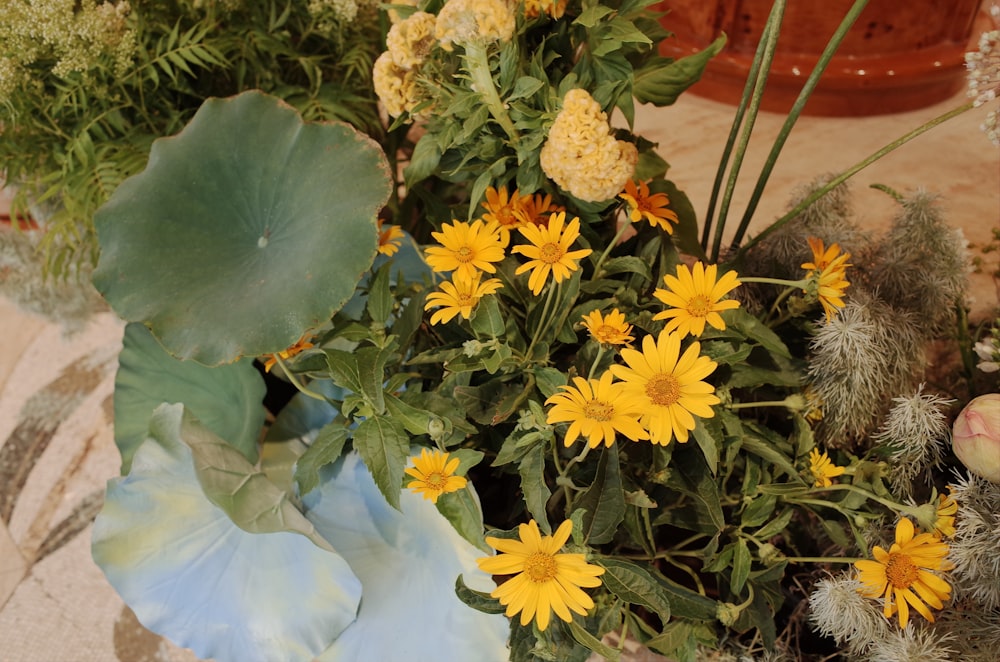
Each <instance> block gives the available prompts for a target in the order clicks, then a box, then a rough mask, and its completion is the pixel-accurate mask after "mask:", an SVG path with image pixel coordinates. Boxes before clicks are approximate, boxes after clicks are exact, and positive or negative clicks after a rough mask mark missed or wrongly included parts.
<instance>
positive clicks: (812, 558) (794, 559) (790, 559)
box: [781, 556, 864, 563]
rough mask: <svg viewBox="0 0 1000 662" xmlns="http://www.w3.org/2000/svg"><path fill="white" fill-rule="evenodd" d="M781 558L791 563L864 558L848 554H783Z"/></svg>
mask: <svg viewBox="0 0 1000 662" xmlns="http://www.w3.org/2000/svg"><path fill="white" fill-rule="evenodd" d="M781 560H782V561H788V562H789V563H854V562H856V561H863V560H864V559H860V558H848V557H846V556H782V557H781Z"/></svg>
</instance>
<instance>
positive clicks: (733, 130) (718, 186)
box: [701, 23, 771, 251]
mask: <svg viewBox="0 0 1000 662" xmlns="http://www.w3.org/2000/svg"><path fill="white" fill-rule="evenodd" d="M770 29H771V27H770V23H765V24H764V30H763V32H762V33H761V36H760V41H759V42H758V43H757V51H756V52H755V53H754V56H753V60H752V61H751V62H750V70H749V71H748V72H747V81H746V84H745V85H744V86H743V94H742V95H741V96H740V102H739V105H737V107H736V113H735V114H734V115H733V124H732V126H731V127H730V128H729V137H728V138H726V146H725V147H724V148H723V149H722V156H721V157H720V159H719V168H718V169H717V170H716V171H715V181H714V182H713V184H712V194H711V196H710V197H709V199H708V209H707V210H706V211H705V222H704V225H703V227H702V230H701V248H702V250H704V251H707V250H708V238H709V237H710V236H712V233H711V230H712V216H713V215H714V214H715V205H716V203H717V202H718V199H719V192H720V191H721V190H722V182H723V180H724V179H725V178H726V166H727V165H728V164H729V156H730V154H732V151H733V145H735V144H736V136H738V135H739V132H740V125H741V124H742V123H743V117H744V115H745V114H746V109H747V105H748V104H749V103H750V95H751V93H752V92H753V87H754V83H755V82H756V80H757V72H758V71H760V67H761V63H762V61H763V59H764V46H765V45H766V44H767V39H766V36H767V31H768V30H770Z"/></svg>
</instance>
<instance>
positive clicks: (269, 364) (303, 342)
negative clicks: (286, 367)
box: [264, 334, 315, 372]
mask: <svg viewBox="0 0 1000 662" xmlns="http://www.w3.org/2000/svg"><path fill="white" fill-rule="evenodd" d="M311 340H312V337H311V336H309V334H306V335H304V336H302V337H301V338H299V339H298V340H296V341H295V344H293V345H292V346H291V347H289V348H288V349H283V350H281V351H280V352H278V353H276V354H266V355H265V358H264V372H271V368H273V367H274V366H275V364H276V363H277V362H278V358H279V357H280V358H281V360H282V361H284V360H286V359H290V358H292V357H293V356H295V355H296V354H298V353H300V352H302V351H304V350H307V349H309V348H310V347H315V345H313V344H312V342H310V341H311Z"/></svg>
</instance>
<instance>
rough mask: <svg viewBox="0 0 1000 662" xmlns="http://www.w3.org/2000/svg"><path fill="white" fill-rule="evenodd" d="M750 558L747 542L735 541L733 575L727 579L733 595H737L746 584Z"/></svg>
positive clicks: (741, 539)
mask: <svg viewBox="0 0 1000 662" xmlns="http://www.w3.org/2000/svg"><path fill="white" fill-rule="evenodd" d="M751 561H752V558H751V557H750V549H749V548H748V547H747V541H746V540H744V539H743V538H740V539H738V540H737V541H736V545H735V546H734V547H733V574H732V575H731V576H730V578H729V588H730V589H732V591H733V593H734V594H735V595H739V594H740V591H742V590H743V585H744V584H746V582H747V577H748V576H749V575H750V564H751Z"/></svg>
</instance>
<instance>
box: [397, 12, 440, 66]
mask: <svg viewBox="0 0 1000 662" xmlns="http://www.w3.org/2000/svg"><path fill="white" fill-rule="evenodd" d="M436 20H437V19H436V18H435V17H434V14H428V13H427V12H424V11H418V12H414V13H413V14H411V15H410V17H409V18H407V19H406V20H403V21H400V22H399V23H396V24H395V25H393V26H392V27H391V28H389V34H387V35H386V37H385V47H386V52H387V53H389V54H390V55H391V56H392V61H393V62H395V63H396V65H397V66H399V67H401V68H403V69H413V68H415V67H419V66H420V65H421V64H423V62H424V60H426V59H427V56H428V55H429V54H430V52H431V49H433V48H434V45H435V44H436V43H437V39H436V37H435V36H434V24H435V22H436Z"/></svg>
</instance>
